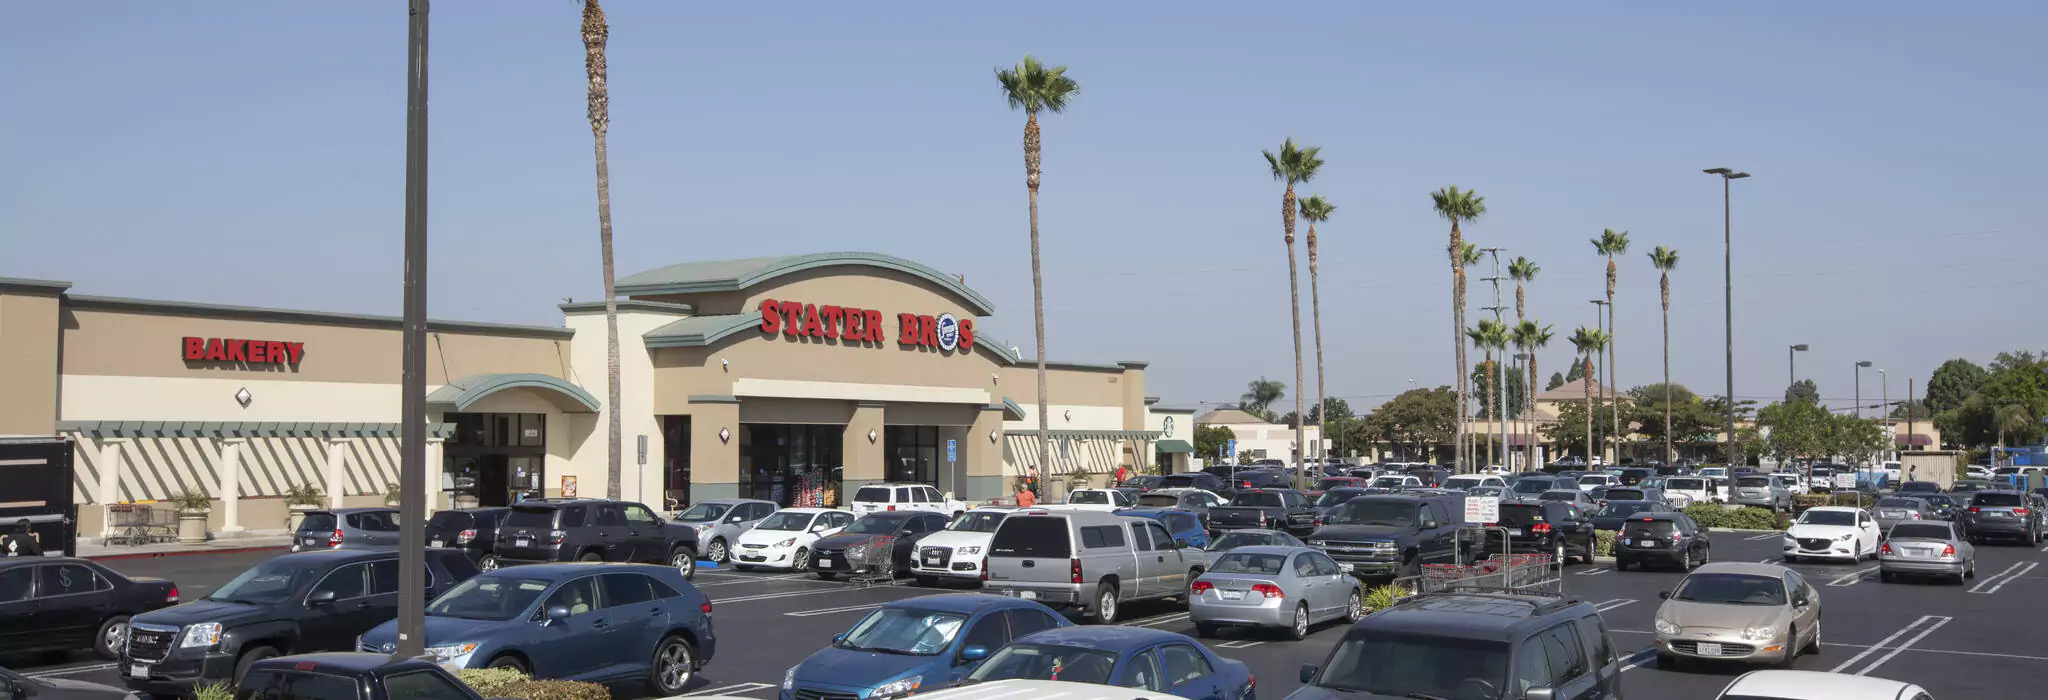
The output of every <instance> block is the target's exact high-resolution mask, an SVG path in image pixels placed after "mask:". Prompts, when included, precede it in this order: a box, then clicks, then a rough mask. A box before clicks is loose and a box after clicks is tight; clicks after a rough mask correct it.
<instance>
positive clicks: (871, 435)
mask: <svg viewBox="0 0 2048 700" xmlns="http://www.w3.org/2000/svg"><path fill="white" fill-rule="evenodd" d="M868 444H870V445H872V444H875V429H874V428H868Z"/></svg>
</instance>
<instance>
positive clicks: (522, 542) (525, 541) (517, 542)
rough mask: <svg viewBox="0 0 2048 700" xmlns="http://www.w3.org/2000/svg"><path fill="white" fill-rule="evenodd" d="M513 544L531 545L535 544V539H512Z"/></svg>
mask: <svg viewBox="0 0 2048 700" xmlns="http://www.w3.org/2000/svg"><path fill="white" fill-rule="evenodd" d="M512 546H514V547H531V546H533V540H512Z"/></svg>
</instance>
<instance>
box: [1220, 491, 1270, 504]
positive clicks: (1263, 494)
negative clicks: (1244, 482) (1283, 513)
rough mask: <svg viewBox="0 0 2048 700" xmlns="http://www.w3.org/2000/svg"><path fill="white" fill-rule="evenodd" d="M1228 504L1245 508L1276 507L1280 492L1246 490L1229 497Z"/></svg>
mask: <svg viewBox="0 0 2048 700" xmlns="http://www.w3.org/2000/svg"><path fill="white" fill-rule="evenodd" d="M1230 505H1233V506H1244V507H1247V508H1278V507H1280V494H1278V493H1275V492H1272V491H1247V492H1244V493H1240V494H1237V495H1235V496H1231V497H1230Z"/></svg>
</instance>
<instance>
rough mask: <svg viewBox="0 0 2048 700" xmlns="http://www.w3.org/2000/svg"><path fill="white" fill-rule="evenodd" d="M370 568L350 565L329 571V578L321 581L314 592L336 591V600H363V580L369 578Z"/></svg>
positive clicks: (314, 588) (361, 565) (362, 565)
mask: <svg viewBox="0 0 2048 700" xmlns="http://www.w3.org/2000/svg"><path fill="white" fill-rule="evenodd" d="M368 568H370V567H369V566H368V565H365V564H349V565H347V566H343V567H340V568H337V569H335V570H333V571H329V572H327V578H323V579H320V584H319V585H316V586H314V587H313V591H314V592H316V593H317V592H319V591H334V599H335V600H348V599H350V598H361V597H363V579H364V578H365V577H366V576H368V573H369V572H368V571H366V569H368Z"/></svg>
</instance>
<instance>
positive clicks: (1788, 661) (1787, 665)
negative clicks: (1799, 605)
mask: <svg viewBox="0 0 2048 700" xmlns="http://www.w3.org/2000/svg"><path fill="white" fill-rule="evenodd" d="M1785 636H1786V637H1789V638H1791V639H1798V638H1799V626H1798V625H1793V626H1792V627H1790V628H1788V629H1786V630H1785ZM1798 660H1799V649H1798V648H1797V647H1794V648H1791V649H1786V650H1785V658H1782V659H1779V660H1778V663H1776V664H1774V666H1776V667H1777V668H1779V669H1781V670H1787V671H1789V670H1791V669H1792V663H1793V662H1795V661H1798Z"/></svg>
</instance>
